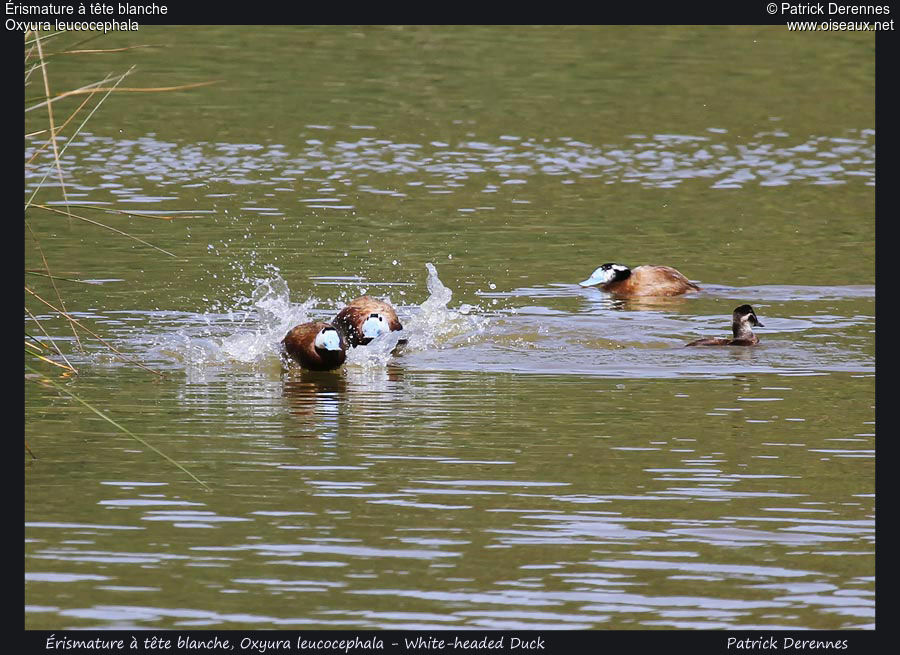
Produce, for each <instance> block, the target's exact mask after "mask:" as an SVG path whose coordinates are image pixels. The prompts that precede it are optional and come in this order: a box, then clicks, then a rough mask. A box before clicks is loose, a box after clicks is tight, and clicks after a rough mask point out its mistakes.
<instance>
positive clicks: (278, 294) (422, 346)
mask: <svg viewBox="0 0 900 655" xmlns="http://www.w3.org/2000/svg"><path fill="white" fill-rule="evenodd" d="M426 268H427V270H428V278H427V280H426V286H427V288H428V292H429V295H428V297H427V298H426V299H425V301H424V302H422V304H421V305H419V306H416V305H408V306H402V305H398V306H397V307H396V308H397V311H398V313H399V314H400V317H401V321H402V323H403V325H404V329H403V330H400V331H397V332H389V333H387V334H384V335H381V336H380V337H378V338H376V339H374V340H372V342H370V343H369V344H368V345H367V346H365V347H360V348H353V349H351V350H350V351H348V353H347V361H346V364H345V366H347V367H348V368H349V369H351V370H355V371H360V370H365V369H384V368H385V367H386V366H387V365H388V363H389V362H390V361H391V360H392V359H393V358H394V357H395V356H396V355H397V353H398V352H401V350H400V349H398V345H400V346H401V349H402V352H407V351H422V350H429V349H435V348H445V347H449V346H452V345H456V344H459V343H460V342H462V343H468V342H469V340H470V339H472V338H474V337H475V336H476V335H478V334H481V333H483V331H484V328H485V326H486V325H487V323H488V319H487V318H485V317H480V316H478V315H477V314H473V313H471V312H472V311H473V309H474V308H472V307H470V306H468V305H466V306H461V307H460V310H461V311H455V310H452V309H450V308H448V304H449V303H450V300H451V299H452V297H453V291H452V290H451V289H449V288H448V287H447V286H445V285H444V284H443V283H442V282H441V280H440V278H439V277H438V273H437V269H436V268H435V267H434V265H433V264H431V263H428V264H426ZM290 295H291V294H290V288H289V286H288V283H287V282H286V281H285V280H284V278H282V277H281V275H280V274H278V273H276V274H275V275H273V276H272V277H270V278H268V279H263V280H257V285H256V287H255V288H254V290H253V292H252V293H251V294H250V295H249V297H243V296H242V297H240V298H235V299H234V300H233V301H232V302H233V305H234V308H233V309H231V310H229V311H227V312H224V313H206V314H188V315H187V316H181V317H180V318H181V320H180V321H179V322H178V324H177V326H176V329H174V330H171V331H167V332H165V333H164V334H163V335H161V336H159V337H158V338H157V341H158V346H159V347H158V348H157V349H156V351H157V353H158V354H162V355H163V356H165V357H166V358H168V359H173V358H174V359H175V360H176V362H177V363H178V364H181V365H185V366H187V367H189V368H192V369H208V368H215V367H219V366H233V365H234V364H244V365H250V366H252V367H266V366H274V365H276V364H277V363H278V362H279V361H280V352H281V347H280V343H281V339H283V338H284V335H285V334H286V333H287V332H288V330H290V329H291V328H292V327H294V326H295V325H299V324H300V323H306V322H308V321H314V320H322V321H330V320H331V319H332V318H334V315H335V314H336V313H337V312H338V311H339V310H340V308H341V307H342V306H343V303H341V302H338V301H322V300H320V299H318V298H316V297H315V296H310V297H309V298H307V299H306V300H304V301H303V302H300V303H292V302H291V300H290ZM385 299H386V300H387V301H388V302H390V298H385ZM323 305H324V307H323ZM401 341H402V344H401Z"/></svg>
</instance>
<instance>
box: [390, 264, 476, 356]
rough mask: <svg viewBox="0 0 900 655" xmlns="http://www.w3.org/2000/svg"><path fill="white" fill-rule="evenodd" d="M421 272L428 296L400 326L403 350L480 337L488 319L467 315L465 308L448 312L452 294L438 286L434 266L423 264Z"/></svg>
mask: <svg viewBox="0 0 900 655" xmlns="http://www.w3.org/2000/svg"><path fill="white" fill-rule="evenodd" d="M425 268H427V269H428V279H427V280H426V286H427V288H428V292H429V296H428V298H426V299H425V301H424V302H423V303H422V304H421V305H419V307H418V311H417V312H416V313H415V314H414V315H413V316H412V318H410V319H409V320H408V321H407V322H405V323H404V330H403V332H405V333H406V334H407V335H408V336H407V338H408V339H409V344H408V345H407V346H406V347H405V349H404V350H409V351H417V350H428V349H432V348H445V347H449V346H454V345H458V344H459V342H460V340H462V341H463V342H466V341H469V340H471V339H474V338H477V337H478V335H480V334H482V333H483V332H484V330H485V328H486V326H487V324H488V322H489V319H488V318H487V317H484V316H479V315H477V314H473V313H471V312H472V310H473V309H474V308H473V307H471V306H469V305H465V306H464V307H463V306H461V307H460V310H461V311H456V310H453V309H450V308H449V307H448V304H449V303H450V300H451V299H452V298H453V291H451V290H450V289H449V288H447V287H446V286H445V285H444V283H443V282H441V280H440V278H439V277H438V273H437V268H435V266H434V264H432V263H427V264H425ZM463 309H464V311H462V310H463Z"/></svg>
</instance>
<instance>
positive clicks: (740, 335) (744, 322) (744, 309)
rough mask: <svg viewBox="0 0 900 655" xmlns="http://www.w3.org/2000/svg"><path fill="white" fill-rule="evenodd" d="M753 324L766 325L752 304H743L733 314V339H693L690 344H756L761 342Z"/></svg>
mask: <svg viewBox="0 0 900 655" xmlns="http://www.w3.org/2000/svg"><path fill="white" fill-rule="evenodd" d="M751 325H756V326H759V327H765V326H764V325H763V324H762V323H760V322H759V319H758V318H756V312H754V311H753V308H752V307H751V306H750V305H741V306H740V307H738V308H736V309H735V310H734V312H733V313H732V315H731V332H732V333H733V334H734V338H733V339H725V338H711V339H697V340H696V341H691V342H690V343H689V344H687V345H688V346H755V345H756V344H758V343H759V337H758V336H756V335H755V334H753V330H752V329H750V326H751Z"/></svg>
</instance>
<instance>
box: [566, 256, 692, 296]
mask: <svg viewBox="0 0 900 655" xmlns="http://www.w3.org/2000/svg"><path fill="white" fill-rule="evenodd" d="M578 284H580V285H581V286H583V287H590V286H593V285H595V284H597V285H600V288H601V289H603V290H604V291H606V292H607V293H611V294H613V295H616V296H621V297H628V296H680V295H681V294H683V293H690V292H692V291H700V287H698V286H697V285H696V284H694V283H693V282H691V281H690V280H688V279H687V278H686V277H685V276H684V275H682V274H681V273H679V272H678V271H676V270H675V269H674V268H672V267H671V266H651V265H644V266H638V267H637V268H635V269H634V270H632V269H630V268H628V267H627V266H625V265H623V264H603V266H601V267H599V268H598V269H597V270H595V271H594V272H593V273H591V276H590V277H589V278H588V279H586V280H585V281H584V282H579V283H578Z"/></svg>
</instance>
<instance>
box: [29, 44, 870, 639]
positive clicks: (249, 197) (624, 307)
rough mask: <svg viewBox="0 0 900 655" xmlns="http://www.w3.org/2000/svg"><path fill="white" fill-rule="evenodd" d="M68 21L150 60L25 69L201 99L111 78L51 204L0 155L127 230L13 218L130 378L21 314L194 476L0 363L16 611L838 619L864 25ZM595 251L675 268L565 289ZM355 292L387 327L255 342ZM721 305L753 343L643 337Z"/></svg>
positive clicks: (97, 351)
mask: <svg viewBox="0 0 900 655" xmlns="http://www.w3.org/2000/svg"><path fill="white" fill-rule="evenodd" d="M136 38H137V39H139V40H138V41H135V39H136ZM102 41H103V46H102V47H104V48H119V47H125V46H133V45H137V44H138V43H140V44H148V45H151V46H152V47H150V48H141V49H133V50H128V51H123V52H121V53H115V54H109V53H108V54H105V55H102V56H101V55H99V54H82V55H69V56H59V57H56V58H53V59H51V60H50V63H49V64H48V74H49V75H50V80H51V84H52V86H51V88H53V89H54V91H59V90H63V89H68V88H76V87H78V86H80V85H83V84H86V83H90V82H94V81H97V80H100V79H102V78H103V76H104V75H106V74H107V73H108V72H109V70H121V71H122V72H124V71H125V70H127V69H128V68H129V67H130V66H131V65H133V64H134V65H136V69H135V71H134V72H133V73H132V74H131V75H130V76H129V77H128V78H127V84H125V86H129V87H140V86H144V87H154V86H175V85H180V84H192V83H195V82H203V81H210V80H216V84H213V85H210V86H205V87H199V88H193V89H190V90H184V91H177V92H171V93H151V94H148V93H134V94H127V93H121V94H113V95H111V96H110V97H109V98H108V99H107V100H106V101H105V102H104V104H103V105H101V107H100V109H99V110H98V111H97V112H96V114H95V115H94V116H93V117H92V118H91V120H90V121H89V122H88V123H87V124H86V125H85V127H84V128H83V130H82V131H81V132H80V133H79V134H77V135H76V136H75V137H74V138H69V139H61V140H60V141H59V147H60V148H63V146H64V147H65V149H64V150H63V152H62V154H61V165H62V169H63V175H64V177H63V179H64V182H65V198H63V194H62V190H61V188H60V186H61V185H60V183H59V179H58V178H57V174H56V173H55V172H53V173H52V174H50V175H47V176H46V179H44V178H45V175H46V173H47V170H48V165H50V164H51V163H52V155H51V153H50V152H49V149H44V150H42V151H39V149H40V147H41V145H42V142H41V140H40V139H41V136H40V135H35V136H32V137H29V138H26V148H25V159H26V162H27V163H26V166H25V183H26V184H25V193H26V200H27V199H28V198H29V197H31V195H32V194H33V193H34V192H35V190H36V189H38V187H39V185H40V182H41V180H43V184H42V186H41V187H40V189H39V190H38V192H37V194H36V195H35V202H36V203H40V204H43V205H44V206H45V207H49V208H58V209H64V208H65V204H66V202H68V203H69V205H70V209H71V211H72V213H74V214H78V215H80V216H85V217H88V218H90V219H91V220H94V221H98V222H100V223H103V224H104V225H108V226H110V227H114V228H115V229H117V230H121V231H124V232H126V233H127V235H130V236H131V237H136V238H138V239H141V240H142V241H144V242H146V243H140V242H137V241H135V240H134V238H130V237H129V236H126V235H122V234H119V233H115V232H112V231H109V230H104V229H102V228H101V227H99V226H97V225H90V224H86V223H83V222H81V221H78V220H76V219H70V218H65V217H63V216H60V215H58V214H54V213H52V212H51V211H49V210H47V209H41V208H36V207H35V208H30V209H29V210H28V211H27V213H26V219H27V221H28V225H29V227H30V231H29V229H26V233H25V256H26V267H29V268H32V269H36V268H41V267H42V265H43V260H42V257H45V258H46V261H47V264H48V265H49V268H50V271H51V273H53V274H54V275H57V276H61V277H64V278H67V280H57V281H56V285H57V288H58V289H59V294H60V295H61V296H62V298H63V300H64V302H65V306H66V308H67V310H68V311H69V312H71V314H72V315H73V316H74V317H75V318H77V319H78V320H79V321H80V322H82V323H83V324H84V325H85V326H88V327H90V328H91V329H92V330H94V331H96V332H97V334H99V335H100V336H102V337H103V338H104V339H105V340H106V341H108V342H109V343H111V344H112V345H114V346H115V347H116V348H117V349H119V350H120V351H121V352H122V353H124V354H125V355H127V356H128V357H129V358H132V359H133V360H136V361H137V362H139V363H141V364H142V365H144V366H146V367H148V368H150V369H152V370H153V371H156V372H158V373H159V374H161V375H156V374H154V373H153V372H150V371H147V370H145V369H142V368H139V367H137V366H135V365H134V364H133V363H129V362H126V361H123V360H122V359H121V358H120V357H118V356H117V355H115V354H114V353H111V352H110V351H109V350H108V349H107V348H106V347H105V346H104V345H103V344H101V343H99V342H97V341H96V340H94V339H91V337H90V335H88V334H87V333H85V332H79V342H76V339H75V338H74V337H73V333H72V331H71V328H70V327H69V325H68V323H67V322H66V321H65V320H63V319H61V318H60V317H59V316H58V314H57V313H56V312H54V311H52V310H50V309H49V308H48V307H47V305H44V304H41V303H40V302H38V301H36V300H34V298H33V297H32V296H30V295H29V296H28V297H27V298H26V307H27V308H28V309H29V310H30V312H31V315H30V316H29V315H26V317H25V319H26V320H25V332H26V334H28V335H31V336H33V337H35V338H36V339H39V340H41V341H43V342H45V343H48V342H49V341H48V336H45V335H44V333H43V331H46V333H47V335H49V337H52V338H53V339H54V341H55V342H56V343H57V344H58V346H59V348H60V350H61V351H62V353H63V354H64V355H65V358H66V360H67V361H68V362H70V363H71V365H72V366H74V367H75V368H76V369H77V370H78V374H77V375H69V376H63V377H60V376H59V375H58V374H59V369H52V370H51V367H49V366H46V365H39V364H33V365H34V366H36V367H38V368H39V369H40V370H41V371H42V373H43V374H44V375H45V376H47V377H50V378H51V379H53V380H54V382H56V383H57V384H60V385H62V386H63V387H64V388H65V389H66V390H68V391H70V392H71V393H73V394H76V395H77V396H78V397H79V398H81V399H83V400H84V401H86V402H88V403H89V404H91V405H92V406H94V407H97V408H99V410H100V411H102V412H103V413H104V414H105V415H106V416H108V417H109V418H111V419H113V420H114V421H116V422H117V423H119V424H120V425H122V426H123V427H125V428H127V429H128V430H130V431H131V432H133V433H134V434H135V435H138V436H139V437H140V438H141V439H143V440H145V441H146V442H147V443H149V444H152V446H153V447H155V448H158V449H159V450H160V451H162V452H163V453H165V455H167V456H169V457H171V458H172V459H174V460H175V461H177V462H179V463H180V464H181V465H183V466H184V467H185V468H186V469H188V470H189V471H190V473H191V474H193V475H195V476H196V477H197V478H199V479H200V480H202V481H203V483H205V485H207V487H208V489H205V488H204V487H203V486H201V485H200V484H198V483H197V482H195V481H194V480H192V479H191V478H190V477H189V476H188V475H187V474H186V473H185V472H184V471H182V470H181V469H179V468H178V467H176V466H174V465H173V464H172V463H171V462H169V461H166V459H164V458H163V457H161V456H160V455H159V454H157V453H155V452H153V451H152V450H150V449H148V448H146V447H144V446H143V445H142V444H140V443H138V442H137V441H135V440H134V439H132V438H131V437H129V436H128V435H127V434H125V433H123V432H121V431H118V430H116V429H115V428H114V427H113V426H112V425H110V424H109V423H108V422H106V421H104V420H103V419H102V418H101V417H100V416H98V415H97V414H96V413H93V412H91V411H89V410H88V409H87V408H86V407H84V406H83V405H81V404H79V403H77V402H74V401H73V400H72V399H71V398H70V397H68V396H66V395H65V394H62V393H60V392H59V390H58V389H57V388H56V387H53V386H49V385H47V384H41V383H40V378H28V379H26V382H25V384H26V393H25V439H26V443H27V444H28V446H29V448H30V449H31V451H32V452H33V453H34V454H35V455H36V457H37V459H33V458H32V457H31V456H30V455H28V454H26V459H25V474H24V478H25V479H24V485H25V626H26V627H27V628H34V629H63V628H170V629H172V628H180V629H183V628H217V629H223V628H286V629H294V628H304V629H311V628H347V629H356V628H359V629H362V628H396V629H435V628H453V629H458V628H504V629H528V628H532V629H557V628H567V629H623V628H624V629H646V628H732V629H757V628H765V629H769V628H791V629H793V628H812V629H834V628H874V621H875V619H874V617H875V602H874V595H875V577H874V576H875V555H874V551H875V516H874V512H875V479H874V477H875V476H874V468H875V467H874V464H875V272H874V271H875V266H874V260H875V239H874V234H875V231H874V223H875V202H874V196H875V193H874V191H875V187H874V184H875V163H874V159H875V155H874V150H875V132H874V37H872V36H870V35H866V34H864V33H860V34H856V33H830V34H828V37H827V38H815V39H812V38H810V37H809V35H798V34H791V33H788V32H787V31H786V30H785V29H784V28H782V27H759V28H748V27H743V28H728V27H707V28H692V27H677V28H676V27H652V28H650V27H644V28H623V27H617V28H601V27H548V28H536V27H513V28H509V27H478V28H474V27H472V28H451V27H437V28H435V27H432V28H400V27H397V28H390V27H377V28H349V27H339V28H311V27H304V28H292V27H266V28H260V27H257V28H249V27H214V28H213V27H202V28H200V27H195V28H186V27H185V28H162V27H146V28H145V27H142V28H141V31H140V32H139V37H136V36H135V35H133V34H130V35H129V34H110V35H107V37H105V38H104V39H103V40H102ZM52 46H53V41H52V40H48V41H47V43H46V44H45V45H44V47H45V50H52ZM97 47H100V46H97ZM811 61H812V62H815V63H816V65H815V66H811V65H810V63H809V62H811ZM35 75H37V74H35ZM37 86H40V85H39V84H37V83H35V82H34V80H32V81H31V84H30V86H28V87H26V96H29V95H30V94H31V93H37V91H29V89H32V88H37ZM81 100H83V97H79V96H76V97H75V98H70V99H67V100H66V101H62V102H59V103H56V105H57V106H56V109H55V112H57V116H63V117H65V116H67V115H68V114H69V113H71V112H72V111H74V109H75V108H76V107H77V105H78V103H80V102H81ZM80 120H81V119H80V118H79V121H80ZM76 122H77V121H73V125H74V123H76ZM45 127H46V114H45V113H43V111H42V110H35V111H32V112H28V113H26V131H27V132H35V131H37V130H40V129H43V128H45ZM72 129H73V128H70V129H69V130H68V131H67V132H65V133H66V134H68V135H70V136H71V133H72ZM85 205H90V206H92V207H93V208H87V207H84V206H85ZM96 207H103V208H106V209H110V210H124V211H132V212H139V213H140V214H141V215H140V216H125V215H122V214H115V213H105V212H102V211H100V210H98V209H96ZM36 243H39V245H40V248H38V247H37V245H36ZM147 244H151V245H147ZM604 262H621V263H624V264H628V265H631V266H636V265H639V264H644V263H656V264H668V265H671V266H675V267H677V268H678V269H679V270H681V271H682V272H683V273H684V274H685V275H687V276H688V277H689V278H690V279H692V280H694V281H696V282H697V283H698V284H699V285H700V286H701V287H702V291H701V292H700V293H698V294H691V295H689V296H684V297H677V298H649V299H626V300H623V299H615V298H613V297H611V296H609V295H607V294H605V293H603V292H602V291H600V290H598V289H596V288H582V287H580V286H578V284H577V282H578V281H580V280H583V279H585V278H586V277H587V276H588V275H589V274H590V272H591V271H593V270H594V268H596V267H597V266H599V265H600V264H602V263H604ZM71 280H79V281H80V282H73V281H71ZM25 282H26V285H27V286H28V287H29V288H30V289H32V290H33V291H34V292H35V293H37V294H39V295H40V296H41V297H42V298H44V299H47V300H48V302H51V304H55V303H56V294H55V292H54V290H53V288H52V287H51V285H50V282H49V281H48V279H47V278H46V277H41V276H39V275H31V274H27V275H26V280H25ZM363 293H368V294H372V295H376V296H379V297H384V298H388V299H389V300H390V301H391V302H392V303H393V304H394V305H395V306H396V308H397V311H398V313H399V315H400V318H401V320H402V321H403V323H404V328H405V329H404V331H403V332H402V333H394V334H391V335H387V336H385V337H382V338H379V339H378V340H376V341H375V342H373V344H371V345H370V346H369V347H367V348H359V349H356V350H353V351H351V352H350V354H349V357H348V361H347V363H346V364H345V366H344V367H343V368H342V369H340V370H339V371H336V372H332V373H315V374H313V373H309V372H305V371H300V370H299V369H294V368H290V367H285V366H284V365H283V363H282V362H281V360H280V357H279V350H278V342H279V341H280V339H281V338H282V337H283V336H284V334H285V332H286V331H287V330H288V329H289V328H290V327H292V326H293V325H295V324H297V323H300V322H303V321H305V320H313V319H315V320H330V319H331V318H332V317H333V316H334V314H335V313H336V312H337V311H338V310H339V309H340V307H342V305H343V303H345V302H346V301H348V300H350V299H351V298H353V297H355V296H358V295H360V294H363ZM744 303H749V304H752V305H753V307H754V309H755V310H756V313H757V315H758V316H759V319H760V321H761V322H762V323H763V324H764V327H761V328H758V329H757V334H758V335H759V336H760V339H761V344H760V345H759V346H757V347H754V348H723V349H715V348H713V349H700V348H684V347H683V346H684V344H685V343H687V342H688V341H691V340H693V339H696V338H699V337H703V336H725V335H728V334H729V333H730V321H731V311H732V310H733V309H734V308H735V307H736V306H738V305H740V304H744ZM401 336H402V337H404V338H406V339H407V340H408V343H407V345H406V346H405V347H404V348H403V349H402V350H401V351H399V352H398V353H397V354H392V350H393V347H394V346H395V345H396V342H397V340H398V339H399V338H400V337H401ZM54 358H55V359H56V361H59V362H62V361H63V359H62V358H61V357H60V356H59V355H56V356H54ZM26 361H30V360H29V358H26ZM35 381H37V382H38V384H35V383H34V382H35Z"/></svg>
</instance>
